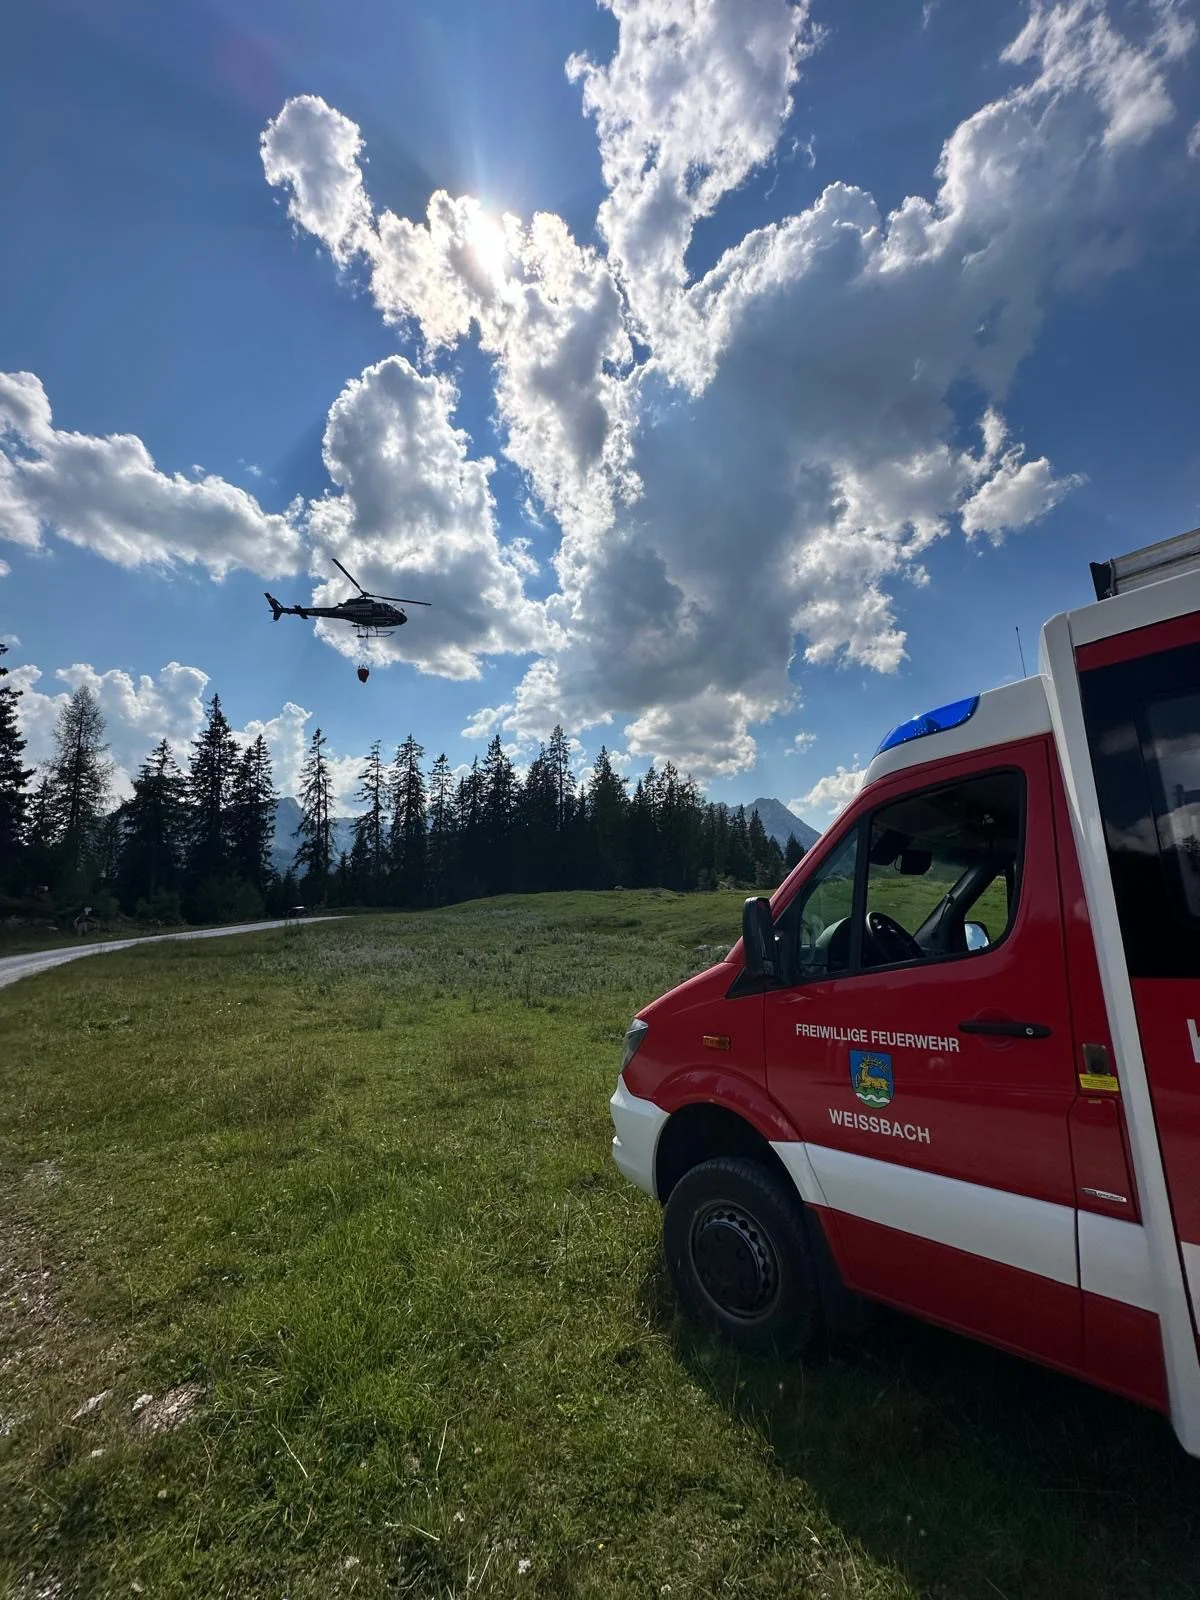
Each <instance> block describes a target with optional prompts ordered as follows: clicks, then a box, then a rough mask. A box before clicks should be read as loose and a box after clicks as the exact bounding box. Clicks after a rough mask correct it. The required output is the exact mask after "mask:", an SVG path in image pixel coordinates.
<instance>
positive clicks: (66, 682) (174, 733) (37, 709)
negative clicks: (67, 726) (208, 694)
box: [10, 661, 209, 799]
mask: <svg viewBox="0 0 1200 1600" xmlns="http://www.w3.org/2000/svg"><path fill="white" fill-rule="evenodd" d="M42 680H43V673H42V671H41V669H40V668H39V667H36V666H32V665H29V664H28V663H26V664H24V665H21V666H16V667H14V668H13V669H12V671H11V674H10V681H11V682H12V684H13V686H14V687H15V688H17V689H19V690H21V698H20V700H19V701H18V702H17V718H18V720H19V722H20V724H21V731H22V733H23V734H24V735H25V738H26V739H27V740H28V747H27V749H26V756H27V758H28V759H29V760H30V761H31V762H33V763H39V764H40V763H42V762H45V761H48V760H49V759H50V757H51V756H52V754H53V752H54V725H55V723H56V721H57V720H58V713H59V711H60V710H61V708H62V707H63V706H65V705H66V703H67V701H68V700H69V699H70V697H71V695H72V694H73V693H74V692H75V690H76V689H79V688H82V687H83V686H84V685H86V686H87V687H88V688H89V689H90V690H91V691H92V693H93V694H94V695H95V696H96V699H97V701H98V702H99V705H100V710H101V711H102V712H103V714H104V721H105V737H106V738H107V740H108V744H109V753H110V755H111V756H112V758H113V761H114V762H115V764H116V771H115V784H114V786H115V793H116V795H117V797H118V798H120V799H124V798H126V797H127V796H128V795H129V793H130V792H131V791H130V780H131V779H132V777H133V774H134V773H135V772H136V771H137V768H138V767H139V765H140V764H141V762H142V761H144V760H145V758H146V756H147V755H149V753H150V751H151V750H152V749H153V747H154V746H155V745H156V744H157V743H158V742H159V740H160V739H168V740H170V742H171V746H172V749H173V750H174V751H175V754H176V756H177V757H178V758H180V759H184V758H185V757H186V755H187V751H188V747H189V744H190V742H191V740H192V739H193V738H194V737H195V735H196V733H197V732H198V731H199V729H200V725H201V723H202V721H203V719H204V693H205V690H206V688H207V686H208V682H209V679H208V674H207V673H205V672H202V671H201V670H200V668H199V667H190V666H183V665H181V663H180V662H178V661H169V662H168V663H167V665H166V666H165V667H162V668H161V669H160V670H159V671H158V672H157V673H153V674H151V673H141V674H139V675H138V676H137V677H136V678H135V677H133V676H132V675H131V674H130V673H128V672H124V671H122V670H121V669H120V668H117V667H113V668H110V669H109V670H108V671H105V672H99V671H97V670H96V668H95V667H93V666H91V665H90V664H89V663H88V662H79V661H77V662H75V663H74V664H73V665H72V666H69V667H59V668H58V670H57V671H56V672H55V673H54V675H53V681H54V682H55V683H57V684H61V685H62V687H61V688H58V689H52V690H51V691H50V692H47V690H46V689H43V688H39V687H38V684H39V683H41V682H42Z"/></svg>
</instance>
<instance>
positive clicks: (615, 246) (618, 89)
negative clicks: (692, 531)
mask: <svg viewBox="0 0 1200 1600" xmlns="http://www.w3.org/2000/svg"><path fill="white" fill-rule="evenodd" d="M605 4H606V5H607V6H608V8H609V9H610V10H611V11H612V13H613V15H614V16H615V17H616V19H617V23H618V25H619V29H620V33H619V40H618V44H617V49H616V53H615V54H614V56H613V57H612V59H611V61H609V62H608V63H607V64H606V65H603V66H601V65H597V64H596V63H595V62H593V61H590V60H589V59H587V58H586V57H584V56H572V57H571V59H570V61H568V63H567V75H568V77H569V78H570V79H571V80H572V81H573V82H579V83H582V85H583V107H584V111H585V112H586V113H587V114H588V115H590V116H593V117H595V119H596V131H597V135H598V138H599V143H600V163H601V170H602V172H603V176H604V182H605V185H606V186H607V188H608V197H607V198H606V199H605V200H604V202H603V203H602V204H601V207H600V212H599V216H598V217H597V222H598V224H599V227H600V232H601V234H602V235H603V237H604V238H605V240H606V241H607V244H608V254H609V260H610V261H611V262H612V263H613V265H614V267H615V268H616V271H617V274H618V276H619V278H620V281H621V283H622V286H623V287H624V289H625V291H626V294H627V296H628V300H629V305H630V310H631V312H632V316H633V320H634V322H635V324H636V325H637V326H638V328H639V331H640V332H641V333H642V335H643V336H644V337H645V338H647V339H648V341H649V342H650V344H651V345H652V346H653V348H654V351H655V354H656V355H657V356H658V358H659V359H660V360H661V361H663V362H664V363H665V365H666V367H667V369H668V370H669V371H670V373H671V375H672V376H674V377H678V378H680V379H681V380H683V381H685V382H688V383H690V384H695V383H697V382H698V381H700V378H701V374H702V373H704V372H705V369H706V367H707V363H706V361H705V360H704V346H705V344H706V339H705V330H704V327H703V319H702V317H701V316H699V315H697V309H696V308H695V307H694V306H693V304H692V303H691V302H690V300H689V299H688V297H687V295H686V294H685V293H684V292H683V291H684V289H685V287H686V283H687V270H686V267H685V264H684V257H685V254H686V252H687V248H688V245H689V243H690V241H691V236H692V229H693V227H694V226H695V224H696V222H697V221H698V220H699V219H700V218H701V217H705V216H709V215H711V213H712V212H713V211H715V209H716V207H717V204H718V202H719V201H720V200H721V199H722V197H723V196H724V195H726V194H728V193H729V192H730V191H731V190H733V189H736V188H737V187H738V185H739V184H741V183H742V182H744V181H745V179H746V178H747V177H749V175H750V174H751V173H752V172H753V171H754V169H755V168H756V167H759V166H761V165H762V164H763V163H764V162H765V161H767V160H768V158H769V157H770V155H771V153H772V151H773V150H774V148H775V145H776V143H777V141H778V139H779V136H780V134H781V133H782V131H783V126H784V123H785V122H786V120H787V117H788V113H789V112H790V111H791V107H792V90H793V88H794V86H795V84H796V80H797V78H798V76H799V70H800V62H801V61H802V60H803V59H804V57H805V56H806V55H808V54H810V53H811V50H812V49H813V46H814V39H813V36H812V34H811V33H810V31H809V27H808V10H809V7H808V0H800V3H798V4H797V3H792V0H758V3H756V4H754V5H747V4H746V3H745V0H605Z"/></svg>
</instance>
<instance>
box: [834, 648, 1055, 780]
mask: <svg viewBox="0 0 1200 1600" xmlns="http://www.w3.org/2000/svg"><path fill="white" fill-rule="evenodd" d="M959 704H960V705H961V706H963V707H964V708H965V707H968V706H972V702H971V701H964V702H959ZM937 716H938V713H937V712H930V713H928V714H927V716H926V717H919V718H914V722H913V723H912V724H904V725H903V727H904V728H905V729H907V728H909V727H914V728H915V726H916V725H917V724H923V723H931V722H933V721H934V720H936V718H937ZM900 732H901V730H900V729H894V730H893V732H892V734H889V735H888V738H887V739H885V740H884V746H883V747H881V748H880V749H879V751H878V753H877V754H876V755H875V757H874V759H873V760H872V761H871V764H870V766H869V767H868V768H867V775H866V779H865V781H866V782H867V783H873V782H874V781H875V779H876V778H882V777H883V776H884V775H885V774H887V773H889V772H900V771H903V769H904V768H906V767H917V766H923V765H924V764H925V763H926V762H928V761H942V760H944V759H945V758H946V757H947V756H960V755H966V754H967V753H968V752H969V751H971V750H986V749H988V748H989V747H990V746H992V745H1002V744H1011V743H1012V741H1013V740H1014V739H1028V738H1032V737H1033V736H1034V735H1035V734H1039V733H1049V732H1050V706H1049V702H1048V701H1047V699H1046V686H1045V684H1044V683H1043V682H1042V679H1041V677H1040V676H1039V675H1038V674H1037V673H1034V674H1033V676H1032V677H1029V678H1019V679H1018V680H1017V681H1016V682H1015V683H1006V684H1002V685H1001V687H1000V688H998V689H988V690H986V691H985V693H983V694H981V695H977V696H976V697H975V700H974V702H973V708H972V709H971V710H969V711H966V712H965V714H962V715H961V720H960V721H957V722H955V723H954V724H953V725H952V726H950V727H946V728H943V729H941V730H939V731H929V732H925V731H914V732H912V733H909V734H907V735H906V736H905V737H903V739H902V741H901V742H898V743H893V744H890V745H889V743H888V740H889V739H892V738H893V737H894V736H895V735H897V734H899V733H900Z"/></svg>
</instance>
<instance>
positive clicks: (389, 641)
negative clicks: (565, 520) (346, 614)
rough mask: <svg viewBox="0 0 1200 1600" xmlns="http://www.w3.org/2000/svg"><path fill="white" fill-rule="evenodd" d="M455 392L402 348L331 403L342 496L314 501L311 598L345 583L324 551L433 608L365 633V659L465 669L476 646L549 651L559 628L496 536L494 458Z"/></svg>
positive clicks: (346, 636)
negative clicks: (474, 438)
mask: <svg viewBox="0 0 1200 1600" xmlns="http://www.w3.org/2000/svg"><path fill="white" fill-rule="evenodd" d="M457 398H458V397H457V394H456V391H455V389H454V386H453V384H452V383H451V381H450V380H449V378H445V377H440V376H437V375H436V374H428V375H422V374H421V373H418V372H417V371H416V369H415V368H414V367H413V366H412V364H411V363H410V362H409V361H407V360H406V359H405V358H404V357H403V356H389V357H388V358H387V359H386V360H384V361H380V362H379V363H378V364H377V365H376V366H373V367H368V368H367V370H366V371H365V372H364V373H363V374H362V376H361V377H360V378H356V379H354V380H353V381H352V382H350V383H349V384H347V385H346V387H345V389H343V391H342V393H341V394H340V395H339V396H338V398H337V400H335V401H334V404H333V406H332V408H331V409H330V412H329V420H328V423H327V424H326V428H325V445H324V454H325V465H326V468H327V470H328V472H329V475H330V477H331V478H332V479H333V481H334V483H335V484H337V485H338V487H339V488H340V490H341V493H340V494H336V495H330V496H327V497H326V498H325V499H322V500H318V501H315V502H314V503H313V504H312V506H311V508H310V511H309V517H308V527H309V532H310V534H311V536H312V538H313V540H314V542H315V544H316V546H317V550H316V551H314V558H313V559H314V571H315V572H317V573H318V574H320V576H321V578H322V579H323V580H324V581H322V582H321V583H320V585H319V587H318V588H317V589H316V591H315V593H314V596H313V598H314V600H315V601H316V602H317V603H318V604H322V605H328V604H330V603H331V602H333V601H334V600H336V599H337V598H339V597H340V596H341V595H343V594H344V592H345V587H346V585H345V583H344V581H343V580H342V579H341V576H340V574H338V575H336V577H335V578H333V579H326V578H325V574H326V573H327V572H328V570H329V568H328V564H327V563H326V561H325V559H324V551H325V550H328V551H330V552H332V554H334V555H336V556H337V557H338V558H339V560H341V561H342V562H343V563H344V565H346V566H347V567H349V568H350V570H351V572H353V573H354V575H355V577H356V578H357V579H358V580H359V582H360V583H362V584H364V585H365V586H366V587H367V588H368V589H370V590H373V591H376V592H379V593H384V594H389V595H391V594H399V595H400V597H401V598H407V599H413V600H426V601H428V602H430V604H431V606H432V607H433V610H432V611H430V612H425V611H424V610H422V611H419V612H417V614H416V617H415V618H414V619H411V621H410V625H409V626H407V627H405V628H402V629H400V630H398V631H397V632H395V633H393V634H391V635H390V636H388V637H385V638H383V639H377V640H374V641H372V644H371V647H370V649H369V651H368V652H366V654H367V655H368V656H369V657H370V659H372V660H374V661H378V662H384V661H395V660H404V661H410V662H412V663H413V664H414V665H415V666H418V667H420V668H421V670H422V671H424V672H436V673H440V674H442V675H443V676H446V677H451V678H473V677H478V676H479V672H480V665H479V661H480V656H481V655H483V654H497V653H501V652H505V651H518V652H524V651H532V650H535V649H546V648H549V647H550V646H551V645H552V644H553V642H554V639H555V633H554V630H553V629H552V628H551V627H550V626H549V625H548V623H547V620H546V614H545V609H544V607H543V606H541V605H540V604H538V603H537V602H535V601H533V600H530V599H529V598H527V596H526V594H525V590H524V573H525V571H527V569H528V556H527V552H526V551H525V549H524V547H523V546H520V547H519V548H518V549H517V550H515V551H509V550H506V549H505V547H504V546H503V545H502V544H501V542H500V539H499V535H498V532H497V528H496V513H495V503H494V501H493V498H492V491H491V486H490V478H491V474H492V471H493V468H494V463H493V462H492V460H491V459H490V458H488V457H482V458H475V457H472V456H471V455H470V454H469V453H468V446H469V442H470V441H469V440H468V437H467V435H466V434H465V433H464V432H463V431H462V430H461V429H459V428H456V427H455V426H454V423H453V421H452V413H453V410H454V407H455V404H456V402H457ZM318 631H319V632H320V633H321V634H322V635H323V636H324V637H325V638H327V639H328V640H329V642H330V643H331V644H333V645H334V647H335V648H336V649H339V650H340V651H341V652H342V653H343V654H344V655H348V656H351V657H358V656H361V655H363V654H364V651H363V649H362V646H361V645H360V644H359V643H358V642H357V641H356V640H355V638H354V635H353V634H352V633H351V632H350V630H349V629H348V628H346V626H345V624H342V623H336V622H331V623H318Z"/></svg>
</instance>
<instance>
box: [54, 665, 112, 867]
mask: <svg viewBox="0 0 1200 1600" xmlns="http://www.w3.org/2000/svg"><path fill="white" fill-rule="evenodd" d="M54 746H55V750H54V758H53V760H52V762H51V764H50V781H51V784H52V788H53V791H54V796H55V806H56V811H57V819H56V820H57V825H58V826H57V832H58V838H57V840H56V843H57V846H58V849H57V857H58V859H57V873H56V876H57V877H58V879H59V883H60V886H61V887H63V888H64V889H66V890H67V891H68V893H71V894H73V895H76V896H79V895H83V894H86V893H88V892H89V889H90V884H91V876H92V869H93V862H92V854H93V851H94V847H95V845H96V842H97V840H96V833H97V829H98V827H99V824H100V820H101V818H102V817H103V815H104V811H105V807H106V806H107V804H108V797H109V791H110V787H111V781H112V762H111V761H109V760H108V758H107V756H106V754H105V752H106V751H107V749H108V745H107V744H106V743H105V741H104V713H103V712H102V711H101V710H100V704H99V701H98V700H97V699H96V696H95V695H94V694H93V693H92V691H91V689H89V688H88V686H87V684H81V685H80V686H79V688H78V689H76V691H75V693H74V694H73V695H72V696H71V698H70V700H69V701H68V702H67V704H66V705H65V706H63V708H62V710H61V711H60V712H59V713H58V721H57V723H56V725H55V729H54Z"/></svg>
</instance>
